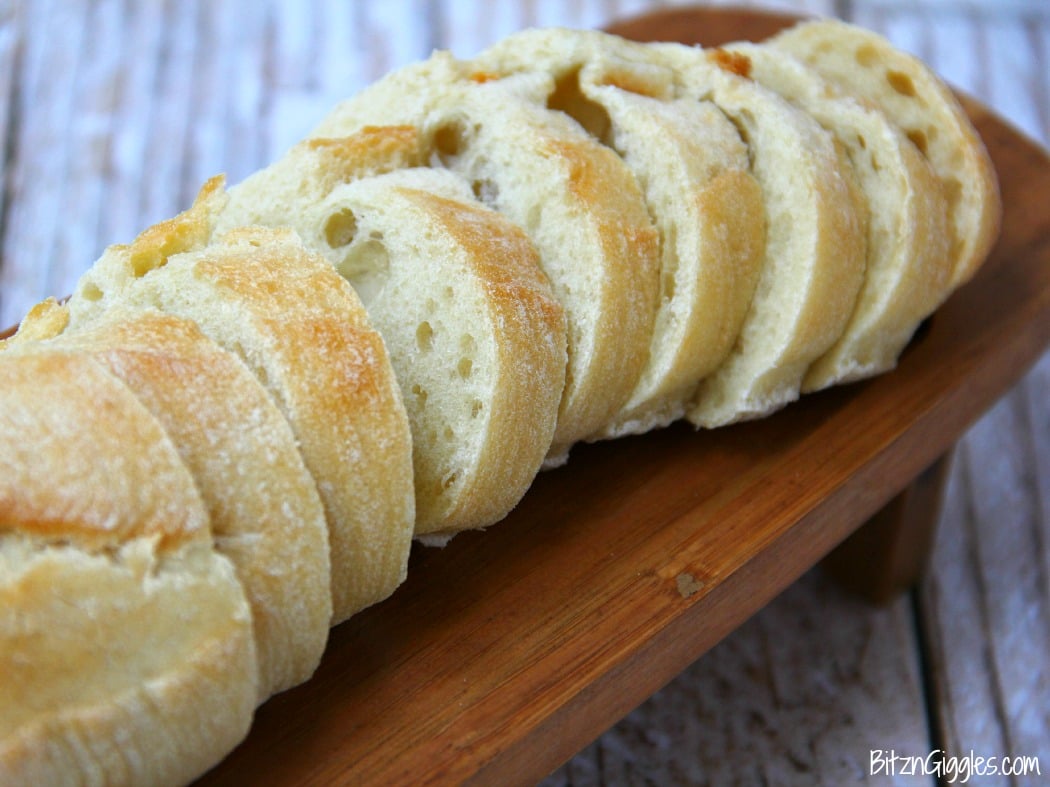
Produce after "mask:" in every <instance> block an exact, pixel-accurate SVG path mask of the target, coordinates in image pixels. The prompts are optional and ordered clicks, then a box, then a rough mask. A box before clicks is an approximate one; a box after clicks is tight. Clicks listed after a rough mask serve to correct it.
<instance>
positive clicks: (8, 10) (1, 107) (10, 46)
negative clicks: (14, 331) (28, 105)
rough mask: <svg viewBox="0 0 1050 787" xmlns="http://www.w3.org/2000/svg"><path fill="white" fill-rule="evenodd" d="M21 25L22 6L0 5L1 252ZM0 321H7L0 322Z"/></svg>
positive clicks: (1, 296)
mask: <svg viewBox="0 0 1050 787" xmlns="http://www.w3.org/2000/svg"><path fill="white" fill-rule="evenodd" d="M23 26H24V19H23V14H22V13H21V6H19V5H16V4H13V3H12V4H5V5H2V6H0V252H2V250H3V248H4V247H3V238H4V235H5V229H6V227H7V224H8V220H9V218H10V215H9V211H10V196H11V195H10V192H11V188H10V187H11V185H12V184H11V182H10V181H11V180H12V179H13V176H12V175H11V173H10V169H11V167H12V164H13V157H14V155H15V153H16V150H17V138H18V123H19V122H20V118H19V111H18V109H19V107H18V103H19V102H18V90H19V79H20V77H21V75H22V60H23V57H22V42H21V37H22V31H23ZM3 268H4V254H3V253H0V315H2V314H3V313H4V305H3V304H4V301H5V300H6V295H5V293H4V291H3V289H2V283H3V281H4V273H3ZM0 325H6V323H3V322H0Z"/></svg>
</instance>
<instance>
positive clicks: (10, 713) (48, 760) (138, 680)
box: [0, 343, 257, 784]
mask: <svg viewBox="0 0 1050 787" xmlns="http://www.w3.org/2000/svg"><path fill="white" fill-rule="evenodd" d="M0 368H2V375H3V380H4V385H3V386H0V675H3V676H4V679H3V680H0V782H2V783H4V784H15V783H19V784H50V783H56V782H60V781H65V780H68V779H70V778H71V777H75V778H77V779H81V780H84V781H89V780H92V779H93V780H95V781H96V782H97V783H132V782H134V783H144V784H146V783H165V782H183V781H186V780H188V779H191V778H193V777H194V776H197V775H199V774H200V773H202V772H203V771H204V770H205V769H206V768H208V767H210V765H212V764H213V763H214V762H215V760H216V759H217V758H218V757H220V756H222V755H223V754H224V753H225V752H227V751H228V750H229V749H230V748H231V747H232V746H234V745H235V744H236V743H237V742H238V741H239V740H240V739H241V738H242V737H243V736H244V734H245V733H246V732H247V729H248V725H249V723H250V720H251V713H252V709H253V707H254V705H255V702H256V699H257V672H256V669H257V667H256V661H255V647H254V640H253V637H252V632H251V615H250V612H249V609H248V605H247V603H246V601H245V599H244V594H243V591H242V589H241V587H240V584H239V583H238V581H237V579H236V577H235V575H234V572H233V570H232V567H231V566H230V565H229V563H228V562H227V561H226V560H225V559H224V558H222V557H221V556H218V555H216V554H214V552H213V548H212V538H211V533H210V532H209V527H208V524H209V523H208V516H207V512H206V510H205V508H204V505H203V503H202V502H201V499H200V497H199V495H198V493H197V490H196V488H195V486H194V483H193V480H192V478H191V477H190V475H189V473H188V471H187V470H186V468H185V467H184V466H183V464H182V462H181V460H180V458H179V456H178V453H177V451H176V449H175V447H174V445H173V444H172V443H171V441H170V440H169V439H168V437H167V435H166V434H165V433H164V431H163V430H162V428H161V426H160V424H159V423H158V422H157V421H156V420H155V419H154V418H153V417H152V416H151V415H150V414H149V413H148V412H147V411H146V409H145V408H144V407H143V406H142V405H141V404H140V403H139V401H138V400H137V399H136V398H135V397H134V395H132V393H131V392H130V391H129V390H128V389H127V388H126V387H125V386H124V384H123V383H121V382H120V381H119V380H118V379H117V378H116V377H114V376H112V375H111V374H110V373H109V372H107V371H106V370H105V369H104V368H103V367H102V366H101V365H100V364H98V363H97V362H95V361H94V360H92V359H90V358H88V357H86V356H83V355H80V354H75V353H71V352H67V351H62V350H58V349H55V348H51V347H47V346H45V345H44V344H43V343H27V344H26V345H25V346H24V347H22V348H19V349H11V350H9V351H7V352H5V353H3V354H2V355H0ZM42 403H44V404H43V405H42ZM187 609H192V610H193V614H192V615H187V613H186V610H187ZM71 665H75V667H76V668H75V669H71Z"/></svg>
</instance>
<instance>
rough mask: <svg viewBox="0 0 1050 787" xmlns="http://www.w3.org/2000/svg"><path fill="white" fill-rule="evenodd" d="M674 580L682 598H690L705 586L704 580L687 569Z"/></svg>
mask: <svg viewBox="0 0 1050 787" xmlns="http://www.w3.org/2000/svg"><path fill="white" fill-rule="evenodd" d="M674 582H675V585H676V586H677V587H678V595H679V596H681V597H682V598H689V597H690V596H692V595H693V594H694V593H696V592H698V591H699V590H700V589H701V588H702V587H703V586H704V583H703V582H701V581H700V580H698V579H697V578H696V577H694V576H693V575H692V574H690V573H688V572H686V571H683V572H682V573H681V574H679V575H678V576H677V577H675V578H674Z"/></svg>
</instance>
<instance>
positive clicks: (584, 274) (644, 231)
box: [314, 53, 659, 463]
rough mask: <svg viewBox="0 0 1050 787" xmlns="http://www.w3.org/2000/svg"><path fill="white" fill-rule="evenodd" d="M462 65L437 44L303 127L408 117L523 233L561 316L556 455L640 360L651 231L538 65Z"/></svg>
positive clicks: (587, 426)
mask: <svg viewBox="0 0 1050 787" xmlns="http://www.w3.org/2000/svg"><path fill="white" fill-rule="evenodd" d="M470 77H471V74H470V71H469V69H467V68H466V67H465V65H464V64H463V63H460V62H458V61H455V60H454V59H453V58H452V57H451V56H450V55H448V54H447V53H437V54H435V55H434V56H433V57H431V59H430V60H428V61H426V62H424V63H420V64H415V65H413V66H410V67H408V68H406V69H402V70H401V71H397V72H394V73H393V74H391V75H389V76H388V77H386V78H384V79H382V80H380V81H379V82H377V83H375V84H374V85H372V86H371V87H370V88H367V89H366V90H364V91H363V92H362V93H360V94H359V95H358V96H357V97H355V98H353V99H351V100H350V101H348V102H345V103H344V104H342V105H340V106H339V107H337V108H336V109H335V110H334V111H333V112H332V114H331V115H330V116H329V117H328V118H326V119H325V120H324V121H322V123H321V125H320V126H319V127H318V128H317V129H316V130H315V131H314V135H315V136H321V137H328V138H331V137H337V136H341V135H346V134H350V133H353V132H354V131H355V130H357V129H360V128H362V127H364V126H369V125H378V124H408V125H414V126H416V127H418V128H420V129H421V130H422V131H423V134H424V138H425V140H426V141H427V147H428V150H430V152H431V156H432V158H433V160H434V162H435V163H438V164H442V165H444V166H446V167H447V168H449V169H452V170H454V171H456V172H457V173H459V174H461V175H463V176H464V177H465V178H466V179H467V180H468V182H470V183H471V184H472V187H473V189H474V192H475V194H476V195H477V196H478V197H479V198H480V199H481V200H482V201H484V202H485V203H486V204H488V205H490V206H492V207H494V208H496V209H497V210H498V211H500V212H501V213H503V214H504V215H506V216H507V217H508V218H510V219H511V220H512V221H514V222H516V223H517V224H519V225H520V226H521V227H522V228H523V229H524V230H525V232H526V234H527V235H528V236H529V238H530V239H531V240H532V241H533V243H535V245H536V248H537V249H538V250H539V253H540V259H541V262H542V264H543V268H544V271H545V272H546V273H547V276H548V278H549V279H550V281H551V285H552V286H553V288H554V292H555V295H556V296H557V298H558V300H559V301H560V302H561V303H562V305H563V306H564V308H565V312H566V316H567V320H568V357H569V361H568V371H567V374H566V385H565V390H564V394H563V398H562V402H561V409H560V412H559V417H558V426H557V430H556V432H555V437H554V445H553V446H552V448H551V457H550V458H551V463H556V462H558V461H561V460H564V458H565V456H566V455H567V452H568V449H569V447H570V446H571V445H572V444H573V443H574V442H576V441H578V440H581V439H584V438H587V437H589V436H590V435H592V434H594V433H596V432H598V431H600V430H601V429H603V428H604V426H605V425H606V424H607V423H608V422H609V421H610V419H612V418H613V417H614V416H615V415H616V413H617V412H618V411H619V410H620V408H621V407H622V406H623V404H624V403H625V402H626V401H627V397H628V396H629V395H630V393H631V391H632V390H633V389H634V386H635V384H636V383H637V380H638V378H639V376H640V374H641V371H642V368H643V367H644V365H645V362H646V358H647V355H648V347H649V340H650V336H651V331H652V326H653V319H654V317H655V314H656V307H657V294H658V286H659V280H658V277H659V273H658V258H657V236H656V231H655V229H654V228H653V225H652V222H651V221H650V219H649V215H648V213H647V212H646V210H645V204H644V199H643V197H642V193H641V189H640V188H639V186H638V184H637V182H636V180H635V178H634V177H633V176H632V175H631V173H630V171H629V170H628V169H627V168H626V166H624V164H623V162H622V161H621V160H620V158H619V157H618V156H617V155H616V154H615V153H613V152H612V151H610V150H609V149H607V148H606V147H604V146H603V145H601V144H600V143H598V142H596V141H595V140H594V139H592V138H591V137H590V136H589V135H588V134H587V133H586V132H585V131H584V130H583V129H581V128H580V127H579V125H578V124H577V123H575V122H574V121H572V120H571V119H570V118H567V117H565V116H564V115H563V114H562V113H559V112H554V111H551V110H549V109H547V108H546V107H544V106H543V98H542V97H543V96H545V95H547V94H548V93H549V91H550V84H549V83H550V78H549V77H547V76H544V75H522V76H521V77H520V78H519V77H514V78H512V79H506V80H494V81H488V82H483V81H475V80H472V79H471V78H470ZM482 79H483V77H482Z"/></svg>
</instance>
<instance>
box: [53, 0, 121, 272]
mask: <svg viewBox="0 0 1050 787" xmlns="http://www.w3.org/2000/svg"><path fill="white" fill-rule="evenodd" d="M87 9H88V13H87V16H86V18H85V19H84V20H83V25H84V37H83V38H84V40H83V52H82V54H81V55H80V57H79V62H78V63H77V64H76V67H75V69H74V72H73V73H74V74H75V79H74V81H73V85H72V100H71V106H70V115H71V120H70V125H69V128H68V129H67V132H66V135H65V139H64V141H63V144H64V145H65V146H66V148H67V150H68V153H67V157H68V164H67V166H66V169H65V172H64V173H63V175H62V181H61V184H60V187H59V188H57V190H56V192H55V193H54V194H53V195H51V196H52V205H51V207H52V211H54V213H55V215H56V216H58V217H60V220H59V221H58V222H57V223H56V224H55V226H54V245H53V250H52V256H51V260H50V263H51V264H50V265H49V267H48V276H47V280H46V283H45V285H44V293H68V292H72V291H73V287H74V286H75V284H76V281H77V279H78V278H79V277H80V274H81V273H82V272H83V271H84V269H85V268H87V267H88V266H89V265H90V264H91V263H92V262H94V260H95V259H97V257H98V255H99V253H100V252H101V251H102V246H103V242H102V241H100V240H99V234H98V233H99V225H100V223H101V221H102V218H101V217H102V213H103V207H104V206H105V205H106V204H107V202H108V200H107V199H106V189H105V181H106V172H107V170H108V169H109V168H110V161H109V151H110V149H111V147H112V142H111V138H112V133H113V120H114V118H113V110H114V108H115V106H116V104H117V101H118V99H117V96H118V94H119V92H120V90H121V89H122V88H121V84H120V83H121V81H122V80H123V75H124V73H125V70H126V60H124V59H123V58H122V51H121V50H122V46H121V42H122V41H124V40H126V39H127V33H126V30H125V17H124V8H123V3H122V2H120V0H106V1H105V2H99V3H89V4H87Z"/></svg>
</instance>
